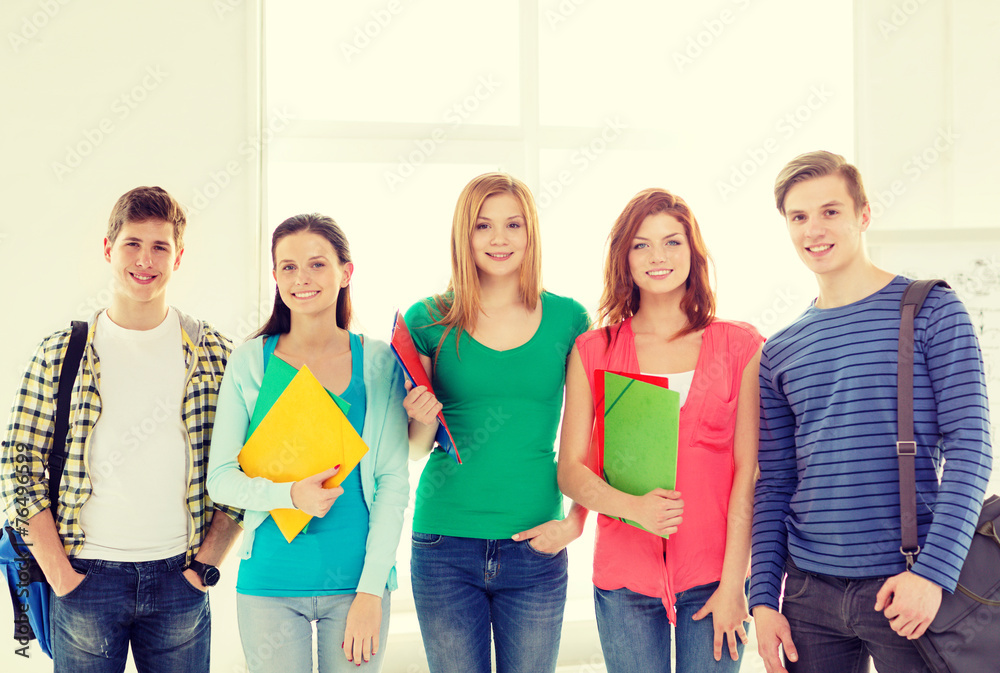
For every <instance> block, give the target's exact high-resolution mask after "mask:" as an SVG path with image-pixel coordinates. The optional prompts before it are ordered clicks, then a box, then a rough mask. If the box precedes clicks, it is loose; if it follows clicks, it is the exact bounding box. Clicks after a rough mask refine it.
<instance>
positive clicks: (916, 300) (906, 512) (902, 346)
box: [896, 279, 950, 570]
mask: <svg viewBox="0 0 1000 673" xmlns="http://www.w3.org/2000/svg"><path fill="white" fill-rule="evenodd" d="M937 285H942V286H944V287H950V286H949V285H948V283H946V282H944V281H943V280H937V279H935V280H915V281H913V282H912V283H910V284H909V285H908V286H907V287H906V290H905V291H904V292H903V300H902V301H901V302H900V304H899V311H900V314H901V318H900V322H899V357H898V365H899V366H898V371H897V374H896V381H897V382H896V415H897V424H898V425H897V428H898V429H897V435H898V436H897V438H896V439H897V441H896V457H897V458H898V460H899V527H900V530H901V545H900V547H899V551H900V553H901V554H902V555H903V556H905V557H906V569H907V570H909V569H910V566H912V565H913V562H914V560H915V559H916V556H917V554H919V553H920V545H919V544H917V482H916V473H915V470H916V466H915V462H916V455H917V443H916V441H915V440H914V437H913V321H914V319H915V318H916V317H917V313H919V312H920V307H921V306H923V305H924V300H925V299H927V295H928V294H929V293H930V291H931V289H932V288H934V287H935V286H937Z"/></svg>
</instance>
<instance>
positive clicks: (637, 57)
mask: <svg viewBox="0 0 1000 673" xmlns="http://www.w3.org/2000/svg"><path fill="white" fill-rule="evenodd" d="M265 54H266V59H265V74H266V76H265V90H266V92H267V94H266V100H265V103H264V115H265V116H266V117H267V118H268V119H275V118H277V117H279V116H283V115H284V116H290V117H291V121H289V122H288V123H287V124H286V125H282V128H281V129H280V130H278V131H276V132H275V133H274V134H273V137H272V139H271V141H270V143H269V145H268V149H267V154H266V165H265V171H266V182H265V186H266V191H265V210H264V213H265V217H266V227H267V231H266V232H265V233H266V234H267V235H269V234H270V231H271V230H273V228H274V227H275V226H276V225H277V224H278V223H279V222H281V220H283V219H284V218H286V217H288V216H290V215H293V214H296V213H300V212H310V211H319V212H323V213H325V214H328V215H330V216H332V217H333V218H334V219H336V220H337V221H338V222H339V223H340V224H341V226H343V228H344V229H345V231H346V233H347V236H348V238H349V240H350V242H351V246H352V253H353V256H354V260H355V265H356V275H355V281H354V283H353V291H354V300H355V307H356V313H357V317H358V319H359V325H358V327H359V329H361V330H363V331H365V332H367V333H369V334H371V335H372V336H374V337H376V338H382V339H385V338H387V336H388V333H389V328H390V322H391V319H392V315H393V310H394V309H396V308H402V309H405V308H406V307H408V306H409V305H410V304H411V303H413V302H414V301H416V300H418V299H420V298H422V297H425V296H427V295H430V294H433V293H435V292H439V291H441V290H443V289H444V287H445V285H446V284H447V281H448V275H449V264H450V262H449V229H450V224H451V215H452V210H453V208H454V205H455V200H456V199H457V197H458V194H459V191H460V190H461V188H462V187H463V186H464V185H465V183H466V182H468V180H469V179H471V178H472V177H474V176H476V175H478V174H480V173H483V172H486V171H491V170H497V169H499V170H504V171H507V172H510V173H512V174H514V175H515V176H518V177H520V178H522V179H524V180H525V181H526V182H527V183H528V184H529V186H530V187H531V188H532V190H533V192H534V194H535V197H536V200H537V201H538V204H539V210H540V215H541V220H542V232H543V251H544V254H543V272H544V282H545V286H546V288H547V289H549V290H551V291H553V292H556V293H558V294H566V295H571V296H573V297H575V298H577V299H578V300H580V301H581V302H582V303H584V305H586V306H587V307H588V308H589V309H591V310H593V309H594V308H596V305H597V301H598V298H599V296H600V291H601V269H602V265H603V254H604V242H605V238H606V236H607V233H608V231H609V230H610V227H611V224H612V223H613V221H614V219H615V217H616V216H617V215H618V213H619V212H620V211H621V209H622V208H623V207H624V205H625V203H626V202H627V201H628V200H629V199H630V198H631V197H632V195H633V194H635V192H637V191H639V190H640V189H643V188H646V187H651V186H660V187H665V188H667V189H670V190H672V191H675V192H676V193H678V194H680V195H681V196H683V197H684V198H685V199H686V200H687V201H688V203H689V204H690V205H691V207H692V209H693V211H694V213H695V214H696V216H697V217H698V220H699V222H700V224H701V226H702V228H703V231H704V234H705V237H706V239H707V242H708V245H709V248H710V250H711V252H712V255H713V257H714V260H715V263H716V265H717V276H718V292H719V314H720V315H722V316H724V317H728V318H735V319H742V320H746V321H749V322H752V323H754V324H755V325H756V326H757V327H758V328H759V329H760V330H761V331H762V332H763V333H765V334H770V333H771V332H773V331H774V330H775V329H777V328H778V327H780V326H781V325H782V324H784V323H785V322H787V321H789V320H790V319H791V318H792V317H794V315H795V314H796V313H797V312H799V311H801V309H802V308H803V307H804V306H805V305H806V303H807V302H808V301H809V299H810V298H811V297H812V296H813V294H811V293H813V292H814V290H813V287H814V286H813V281H812V278H811V277H809V276H808V275H807V274H806V273H805V271H804V269H802V268H801V265H800V264H799V262H798V261H797V258H796V257H795V255H794V254H793V253H792V251H791V249H790V248H789V247H788V242H787V236H786V234H785V232H784V227H783V226H782V223H781V221H780V219H779V218H778V217H777V215H776V213H775V210H774V205H773V199H772V196H771V185H772V184H773V180H774V177H775V175H776V173H777V171H778V170H779V169H780V168H781V166H782V165H783V164H784V163H785V162H786V161H787V160H788V159H790V158H791V157H792V156H794V155H796V154H798V153H800V152H803V151H807V150H812V149H818V148H825V149H831V150H835V151H839V152H841V153H843V154H845V155H847V156H848V157H849V158H853V157H852V154H853V139H854V127H853V109H854V100H853V79H852V75H853V67H854V65H853V41H852V3H851V2H849V1H847V0H838V1H837V2H830V3H801V2H794V1H793V0H782V1H779V2H770V3H758V2H754V1H752V0H721V1H719V2H714V3H707V4H706V3H679V2H654V1H646V2H641V1H636V2H624V3H607V2H585V1H583V0H521V1H520V2H502V3H470V2H460V1H459V0H434V1H429V2H407V1H406V0H366V1H358V2H351V3H327V2H318V1H316V0H284V1H283V2H280V3H279V2H270V3H267V4H266V5H265ZM420 467H422V465H420V464H417V465H411V468H412V470H411V473H412V482H413V485H414V486H415V485H416V480H417V478H418V477H419V469H420ZM591 524H592V522H591ZM408 533H409V529H408V528H407V529H406V531H405V532H404V539H403V542H402V543H401V545H400V553H399V557H398V567H399V569H400V579H401V588H400V591H399V592H398V593H397V594H396V595H395V596H394V599H393V600H394V604H393V623H392V629H393V638H394V640H393V645H392V649H391V650H390V652H391V653H392V656H391V657H390V659H391V660H392V661H391V662H390V664H389V666H388V669H389V670H400V671H403V670H407V671H409V670H418V669H415V668H407V665H408V664H410V663H412V662H413V661H417V660H419V659H418V657H420V656H421V654H420V647H419V634H418V633H417V630H416V623H415V619H414V618H413V615H412V598H411V597H410V596H409V586H408V584H409V576H408V575H409V573H408V564H409V558H408V557H409V545H408ZM592 545H593V540H592V533H588V534H587V535H585V536H584V538H583V539H581V540H579V541H577V542H575V543H574V544H573V545H572V546H571V548H570V554H571V559H572V560H571V567H570V573H571V579H570V582H571V588H570V603H569V606H568V607H567V615H566V618H567V625H566V630H565V632H564V637H563V647H562V653H561V656H560V662H561V665H567V666H569V665H575V666H577V668H576V669H572V670H587V669H586V667H587V666H590V669H589V670H601V668H600V648H599V646H598V644H597V641H596V635H595V634H596V631H595V629H594V626H593V606H592V594H591V584H590V562H591V552H592ZM396 662H398V663H396ZM393 666H398V667H397V668H392V667H393ZM580 667H583V668H580ZM419 670H425V669H419ZM567 670H569V669H567ZM751 670H753V669H751Z"/></svg>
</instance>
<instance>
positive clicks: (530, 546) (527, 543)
mask: <svg viewBox="0 0 1000 673" xmlns="http://www.w3.org/2000/svg"><path fill="white" fill-rule="evenodd" d="M524 544H525V546H527V547H528V550H529V551H531V553H532V554H534V555H536V556H541V557H542V558H550V559H551V558H555V557H557V556H559V553H560V552H562V551H563V549H565V547H563V549H560V550H559V551H556V552H552V553H551V554H549V553H548V552H544V551H539V550H538V549H535V545H533V544H531V540H525V541H524Z"/></svg>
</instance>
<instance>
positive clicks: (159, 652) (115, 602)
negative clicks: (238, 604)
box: [51, 554, 212, 673]
mask: <svg viewBox="0 0 1000 673" xmlns="http://www.w3.org/2000/svg"><path fill="white" fill-rule="evenodd" d="M70 563H71V564H72V565H73V567H74V568H75V569H76V570H77V571H79V572H82V573H86V577H84V579H83V581H82V582H81V583H80V585H79V586H77V587H76V588H75V589H73V591H71V592H69V593H68V594H66V595H65V596H62V597H59V596H56V595H55V594H53V595H52V602H51V623H52V650H53V659H54V660H55V673H121V671H124V670H125V662H126V661H127V659H128V647H129V643H131V644H132V657H133V658H134V659H135V667H136V670H138V671H139V672H140V673H145V672H146V671H150V672H152V671H156V672H157V673H208V659H209V640H210V637H211V617H212V616H211V613H210V611H209V607H208V594H207V593H205V592H203V591H202V590H200V589H198V588H197V587H194V586H192V585H191V583H190V582H188V581H187V578H185V577H184V575H183V574H182V573H183V572H184V554H180V555H178V556H174V557H172V558H169V559H163V560H161V561H145V562H142V563H130V562H120V561H102V560H96V559H72V560H71V561H70Z"/></svg>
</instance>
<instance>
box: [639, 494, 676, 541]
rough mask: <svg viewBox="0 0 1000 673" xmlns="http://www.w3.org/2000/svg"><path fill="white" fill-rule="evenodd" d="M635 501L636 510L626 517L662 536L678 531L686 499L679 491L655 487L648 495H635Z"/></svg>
mask: <svg viewBox="0 0 1000 673" xmlns="http://www.w3.org/2000/svg"><path fill="white" fill-rule="evenodd" d="M633 502H634V511H633V512H632V514H631V515H629V516H628V517H626V518H628V519H631V520H632V521H636V522H638V523H639V524H641V525H642V527H643V528H645V529H646V530H648V531H649V532H650V533H655V534H657V535H659V536H660V537H665V536H667V535H672V534H673V533H676V532H677V528H678V526H680V525H681V522H682V521H683V518H682V517H681V515H682V514H683V513H684V501H683V500H681V494H680V492H679V491H668V490H666V489H663V488H654V489H653V490H652V491H650V492H649V493H647V494H646V495H638V496H635V499H634V500H633Z"/></svg>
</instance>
